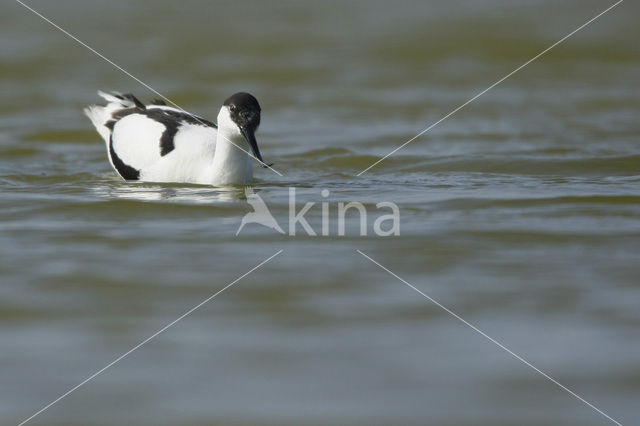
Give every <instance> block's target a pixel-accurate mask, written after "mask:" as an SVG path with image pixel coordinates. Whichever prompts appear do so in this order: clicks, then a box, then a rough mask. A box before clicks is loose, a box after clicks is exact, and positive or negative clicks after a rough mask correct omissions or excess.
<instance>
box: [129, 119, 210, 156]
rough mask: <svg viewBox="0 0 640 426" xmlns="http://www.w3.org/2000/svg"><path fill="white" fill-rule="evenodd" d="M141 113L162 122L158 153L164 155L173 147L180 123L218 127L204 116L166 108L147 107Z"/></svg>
mask: <svg viewBox="0 0 640 426" xmlns="http://www.w3.org/2000/svg"><path fill="white" fill-rule="evenodd" d="M141 114H144V115H146V116H147V117H149V118H150V119H152V120H155V121H157V122H159V123H162V124H163V125H164V127H165V130H164V132H162V137H161V138H160V155H161V156H165V155H167V154H168V153H170V152H171V151H173V150H174V149H175V145H174V143H173V138H174V137H175V136H176V133H178V128H179V127H180V126H181V125H182V124H194V125H200V126H205V127H213V128H216V129H217V128H218V126H216V124H215V123H213V122H211V121H208V120H205V119H204V118H200V117H196V116H194V115H191V114H188V113H186V112H182V111H174V110H170V109H169V110H167V109H162V108H151V109H147V110H145V111H144V112H141Z"/></svg>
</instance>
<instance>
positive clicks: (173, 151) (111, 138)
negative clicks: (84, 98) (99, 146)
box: [84, 91, 270, 186]
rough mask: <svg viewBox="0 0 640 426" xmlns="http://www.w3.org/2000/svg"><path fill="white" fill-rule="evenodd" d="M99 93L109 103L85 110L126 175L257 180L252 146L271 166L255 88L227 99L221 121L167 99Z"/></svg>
mask: <svg viewBox="0 0 640 426" xmlns="http://www.w3.org/2000/svg"><path fill="white" fill-rule="evenodd" d="M98 95H100V96H101V97H102V98H104V99H105V100H106V101H107V104H106V105H105V106H101V105H92V106H89V107H87V108H85V109H84V113H85V114H86V115H87V117H89V119H90V120H91V122H92V123H93V125H94V126H95V128H96V130H97V131H98V133H99V134H100V136H102V139H104V141H105V143H106V145H107V153H108V156H109V162H110V163H111V165H112V166H113V168H114V169H115V171H116V172H118V174H119V175H120V176H121V177H122V178H123V179H125V180H128V181H135V180H139V181H146V182H184V183H197V184H208V185H214V186H221V185H247V184H249V183H251V180H252V179H253V168H252V164H251V158H250V157H251V156H250V155H249V150H251V152H253V157H254V158H255V159H257V160H258V162H259V163H260V164H261V165H262V166H264V167H269V166H270V164H269V165H267V164H265V163H264V162H263V160H262V155H261V154H260V149H259V148H258V142H257V141H256V137H255V132H256V130H257V129H258V126H259V125H260V104H258V101H257V100H256V98H254V97H253V96H252V95H250V94H249V93H244V92H240V93H236V94H235V95H233V96H231V97H229V98H228V99H227V100H226V101H224V104H223V105H222V108H220V112H219V113H218V124H217V125H216V124H215V123H213V122H211V121H208V120H205V119H204V118H201V117H198V116H196V115H193V114H190V113H188V112H185V111H183V110H180V109H178V108H173V107H171V106H167V105H166V104H165V103H164V102H163V101H161V100H158V101H154V102H153V103H152V104H150V105H145V104H143V103H142V102H140V100H138V98H136V97H135V96H133V95H132V94H124V95H123V94H121V93H118V92H110V93H105V92H102V91H98Z"/></svg>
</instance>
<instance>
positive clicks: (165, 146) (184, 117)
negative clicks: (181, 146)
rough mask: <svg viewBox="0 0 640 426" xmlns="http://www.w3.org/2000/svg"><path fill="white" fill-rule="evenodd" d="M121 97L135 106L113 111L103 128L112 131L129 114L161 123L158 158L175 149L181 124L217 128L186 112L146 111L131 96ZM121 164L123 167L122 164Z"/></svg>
mask: <svg viewBox="0 0 640 426" xmlns="http://www.w3.org/2000/svg"><path fill="white" fill-rule="evenodd" d="M122 96H123V97H126V98H127V99H129V100H131V101H133V102H134V103H135V106H133V107H130V108H124V109H120V110H117V111H114V112H113V113H112V114H111V117H112V118H113V120H109V121H107V122H106V123H105V126H106V127H107V128H109V129H110V130H111V131H113V127H114V126H115V125H116V123H117V122H118V120H120V119H122V118H124V117H126V116H127V115H130V114H142V115H145V116H147V117H149V118H150V119H152V120H154V121H157V122H158V123H161V124H162V125H164V127H165V130H164V132H162V137H161V138H160V156H163V157H164V156H165V155H167V154H168V153H170V152H171V151H173V150H174V149H175V145H174V143H173V138H174V137H175V136H176V133H178V128H179V127H180V126H181V125H182V124H194V125H200V126H205V127H213V128H214V129H217V128H218V126H217V125H216V124H215V123H214V122H212V121H209V120H205V119H204V118H201V117H197V116H195V115H191V114H189V113H186V112H182V111H175V110H171V109H164V108H149V109H148V108H147V107H146V106H144V105H143V104H142V102H140V101H139V100H138V99H137V98H136V97H135V96H133V95H131V94H126V95H122ZM114 164H115V161H114ZM122 164H123V165H124V163H122ZM125 166H126V165H125ZM127 167H128V166H127ZM134 170H135V169H134ZM120 174H122V173H120ZM123 177H124V175H123ZM125 179H126V177H125ZM136 179H137V178H136Z"/></svg>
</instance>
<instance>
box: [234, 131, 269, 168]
mask: <svg viewBox="0 0 640 426" xmlns="http://www.w3.org/2000/svg"><path fill="white" fill-rule="evenodd" d="M240 133H242V136H244V138H245V140H246V141H247V143H248V144H249V146H250V147H251V151H253V155H254V157H256V158H257V159H258V160H259V161H260V163H262V167H264V168H267V167H271V166H272V165H273V163H271V164H267V163H265V162H264V161H263V160H262V155H261V154H260V148H258V141H256V135H255V131H254V130H253V129H252V128H250V127H248V126H242V127H240Z"/></svg>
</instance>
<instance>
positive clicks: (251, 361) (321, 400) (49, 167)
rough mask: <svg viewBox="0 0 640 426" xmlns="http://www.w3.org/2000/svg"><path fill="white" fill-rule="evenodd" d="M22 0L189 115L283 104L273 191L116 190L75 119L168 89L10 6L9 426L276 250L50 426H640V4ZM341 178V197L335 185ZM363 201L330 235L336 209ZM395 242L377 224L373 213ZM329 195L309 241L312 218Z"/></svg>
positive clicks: (6, 166)
mask: <svg viewBox="0 0 640 426" xmlns="http://www.w3.org/2000/svg"><path fill="white" fill-rule="evenodd" d="M29 4H30V5H31V6H33V7H34V8H36V9H37V10H39V11H40V12H42V13H43V14H44V15H46V16H47V17H49V18H51V19H52V20H54V21H55V22H56V23H58V24H59V25H61V26H62V27H64V28H65V29H67V30H68V31H70V32H72V33H73V34H75V35H76V36H77V37H79V38H80V39H82V40H83V41H85V42H86V43H88V44H89V45H91V46H93V47H94V48H95V49H97V50H98V51H100V52H101V53H103V54H104V55H106V56H107V57H109V58H111V59H112V60H113V61H115V62H116V63H118V64H119V65H121V66H122V67H124V68H125V69H127V70H128V71H129V72H131V73H132V74H134V75H136V76H137V77H139V78H140V79H142V80H143V81H145V82H146V83H147V84H149V85H151V86H152V87H154V88H155V89H156V90H158V91H160V92H162V93H163V94H165V95H166V96H168V97H170V98H171V99H173V100H174V101H175V102H177V103H178V104H180V105H181V106H183V107H184V108H186V109H187V110H189V111H192V112H195V113H198V114H202V115H203V116H205V117H207V118H214V117H215V115H216V114H217V110H218V108H219V106H220V104H221V103H222V101H223V100H224V99H225V98H226V97H227V96H229V95H230V94H232V93H234V92H235V91H239V90H245V91H249V92H251V93H253V94H254V95H255V96H256V97H257V98H258V99H259V100H260V102H261V105H262V108H263V117H262V125H261V128H260V131H259V133H258V140H259V142H260V145H261V150H262V152H263V155H264V157H265V160H266V161H269V162H275V167H276V168H277V169H278V170H279V171H281V172H282V173H283V176H282V177H280V176H277V175H276V174H274V173H271V172H269V171H268V170H262V169H259V170H257V171H256V175H257V181H256V183H255V185H254V190H255V191H256V192H257V193H258V194H259V195H260V196H261V197H262V198H263V199H264V200H265V202H266V203H267V204H268V206H269V207H270V208H271V211H272V213H273V214H274V216H275V217H276V218H277V219H278V220H279V221H281V225H282V226H283V227H286V225H285V223H286V218H287V215H288V209H289V206H288V187H290V186H295V187H297V199H298V202H299V205H302V204H303V203H305V202H316V203H320V202H322V201H327V202H329V203H330V205H331V210H330V214H331V218H332V221H331V226H332V228H331V232H330V235H329V236H326V237H310V236H306V235H305V234H304V232H303V231H302V229H301V228H298V231H299V232H298V235H296V236H295V237H290V236H281V235H279V234H276V233H274V232H272V231H270V230H269V229H267V228H263V227H260V226H258V225H247V226H246V227H245V228H244V229H243V230H242V233H241V234H240V235H239V236H237V237H236V236H235V232H236V230H237V228H238V226H239V225H240V220H241V218H242V216H243V215H244V214H245V213H247V212H249V211H250V208H249V206H248V205H247V204H246V202H245V199H244V195H243V191H242V188H231V189H216V188H212V187H207V186H197V185H180V184H153V183H126V182H123V181H121V180H120V179H119V178H118V177H117V176H116V175H115V174H114V172H113V171H112V170H111V169H110V167H109V163H108V161H107V158H106V153H105V150H104V144H103V143H102V142H101V141H100V139H99V137H98V135H97V133H95V131H93V129H92V128H91V126H90V123H89V122H88V120H87V119H86V118H85V117H83V115H82V113H81V110H82V108H83V107H84V106H85V105H87V104H89V103H93V102H96V101H97V100H98V99H97V96H96V94H95V91H96V90H97V89H106V90H109V89H115V90H121V91H131V92H134V93H136V94H138V95H139V97H141V98H143V99H151V98H153V97H155V95H154V94H153V93H150V92H149V91H147V90H146V89H145V88H144V87H142V86H141V85H140V84H138V83H136V82H135V81H134V80H132V79H131V78H129V77H127V76H126V75H125V74H123V73H122V72H120V71H119V70H117V69H115V68H113V67H112V66H110V65H109V64H107V63H106V62H104V61H103V60H102V59H100V58H98V57H97V56H95V55H94V54H92V53H91V52H89V51H88V50H86V49H85V48H83V47H82V46H80V45H78V44H77V43H75V42H74V41H72V40H70V39H69V38H68V37H66V36H64V35H63V34H61V33H60V32H58V31H57V30H55V29H54V28H53V27H51V26H50V25H49V24H47V23H46V22H44V21H42V20H41V19H40V18H38V17H37V16H35V15H33V14H32V13H30V12H29V11H28V10H26V9H24V8H23V7H22V6H20V5H19V4H17V3H15V4H14V3H12V2H10V1H9V2H4V3H3V4H2V6H0V15H1V16H2V18H1V22H2V25H1V26H0V35H1V36H2V37H0V53H1V57H2V68H1V69H0V75H1V77H2V80H1V83H0V84H1V86H2V93H3V102H2V103H1V104H0V188H1V189H0V203H1V204H0V205H1V208H0V280H1V282H2V284H1V285H0V340H1V341H2V350H1V351H0V371H1V374H0V377H2V379H1V380H0V413H1V414H0V416H1V417H2V423H3V424H17V423H19V422H20V421H21V420H24V419H25V418H27V417H28V416H30V415H31V414H33V413H34V412H35V411H37V410H38V409H40V408H41V407H42V406H44V405H45V404H46V403H48V402H50V401H52V400H53V399H55V398H56V397H58V396H59V395H61V394H62V393H63V392H65V391H66V390H68V389H69V388H71V387H73V386H75V385H76V384H78V383H79V382H81V381H82V380H83V379H85V378H86V377H87V376H89V375H90V374H92V373H93V372H95V371H97V370H98V369H100V368H102V367H103V366H104V365H106V364H108V363H109V362H110V361H112V360H113V359H115V358H116V357H118V356H119V355H120V354H122V353H124V352H126V351H127V350H129V349H130V348H131V347H133V346H134V345H136V344H137V343H138V342H140V341H141V340H143V339H145V338H146V337H148V336H150V335H151V334H153V333H154V332H155V331H157V330H158V329H160V328H161V327H163V326H164V325H165V324H167V323H169V322H170V321H172V320H174V319H175V318H177V317H178V316H179V315H181V314H182V313H184V312H185V311H187V310H188V309H190V308H191V307H193V306H194V305H196V304H198V303H200V302H201V301H203V300H204V299H206V298H207V297H209V296H210V295H211V294H213V293H215V292H216V291H218V290H220V289H221V288H223V287H224V286H225V285H227V284H228V283H229V282H231V281H233V280H234V279H235V278H237V277H239V276H240V275H242V274H244V273H245V272H246V271H248V270H249V269H251V268H253V267H254V266H255V265H257V264H258V263H259V262H261V261H262V260H264V259H266V258H268V257H269V256H271V255H272V254H274V253H275V252H277V251H278V250H280V249H283V250H284V251H283V253H282V254H281V255H279V256H278V257H276V258H275V259H273V260H272V261H271V262H269V263H268V264H266V265H265V266H264V267H262V268H260V269H259V270H257V271H256V272H254V273H253V274H251V275H249V276H247V277H246V278H244V279H243V280H241V281H240V282H238V283H237V284H235V285H234V286H233V287H231V288H229V289H228V290H226V291H225V292H224V293H222V294H220V295H219V296H217V297H216V298H215V299H213V300H211V301H210V302H209V303H207V304H206V305H204V306H202V307H201V308H200V309H199V310H197V311H196V312H194V313H193V314H191V315H190V316H188V317H187V318H185V319H184V320H182V321H181V322H179V323H178V324H176V325H175V326H174V327H173V328H171V329H169V330H167V331H166V332H165V333H163V334H161V335H160V336H158V337H157V338H155V339H154V340H152V341H151V342H150V343H148V344H147V345H145V346H143V347H142V348H140V349H139V350H137V351H135V352H134V353H132V354H131V355H130V356H128V357H127V358H125V359H124V360H122V361H121V362H119V363H117V364H116V365H114V366H113V367H112V368H111V369H109V370H107V371H106V372H104V373H103V374H101V375H99V376H98V377H96V378H95V379H94V380H93V381H91V382H89V383H88V384H86V385H85V386H84V387H82V388H80V389H79V390H77V391H76V392H74V393H73V394H71V395H69V396H68V397H66V398H65V399H63V400H62V401H60V402H59V403H58V404H56V405H54V406H53V407H51V408H50V409H49V410H47V411H45V412H43V413H42V414H41V415H39V416H38V417H36V418H35V419H34V420H33V421H32V423H33V424H52V425H54V424H56V425H57V424H60V425H62V424H64V425H92V424H95V425H99V424H100V425H101V424H131V425H159V424H166V425H170V424H185V425H200V424H202V425H204V424H265V425H271V424H273V425H275V424H279V425H280V424H335V425H344V424H416V425H417V424H439V425H510V424H521V425H556V424H562V425H600V424H609V422H608V420H607V419H606V418H604V417H603V416H601V415H600V414H598V413H597V412H595V411H594V410H593V409H591V408H589V407H588V406H586V405H585V404H583V403H582V402H580V401H579V400H577V399H576V398H574V397H572V396H571V395H569V394H568V393H566V392H565V391H563V390H562V389H560V388H559V387H557V386H556V385H554V384H553V383H551V382H550V381H548V380H547V379H545V378H544V377H542V376H541V375H539V374H537V373H536V372H535V371H533V370H531V369H530V368H529V367H527V366H526V365H524V364H522V363H521V362H520V361H518V360H516V359H514V358H513V357H511V356H510V355H509V354H507V353H505V352H504V351H503V350H501V349H500V348H498V347H497V346H495V345H494V344H493V343H491V342H489V341H488V340H487V339H485V338H484V337H482V336H481V335H479V334H478V333H476V332H474V331H473V330H471V329H469V328H468V327H466V326H465V325H463V324H462V323H460V322H459V321H458V320H456V319H455V318H454V317H452V316H451V315H450V314H448V313H446V312H445V311H443V310H442V309H440V308H439V307H438V306H436V305H435V304H433V303H432V302H430V301H429V300H427V299H425V298H424V297H422V296H420V295H419V294H418V293H416V292H415V291H413V290H412V289H410V288H409V287H407V286H406V285H405V284H403V283H402V282H401V281H399V280H397V279H396V278H394V277H392V276H391V275H389V274H388V273H386V272H384V271H383V270H381V269H380V268H378V267H377V266H376V265H374V264H372V263H371V262H370V261H369V260H367V259H365V258H364V257H362V256H361V255H360V254H358V253H357V252H356V250H361V251H362V252H364V253H366V254H368V255H369V256H371V257H372V258H374V259H376V260H377V261H379V262H380V263H381V264H383V265H385V266H386V267H388V268H389V269H391V270H392V271H394V272H395V273H396V274H398V275H399V276H400V277H402V278H403V279H405V280H407V281H408V282H410V283H411V284H413V285H415V286H416V287H417V288H419V289H420V290H421V291H423V292H425V293H426V294H428V295H429V296H430V297H433V298H434V299H435V300H437V301H438V302H440V303H442V304H443V305H445V306H446V307H448V308H450V309H451V310H453V311H454V312H456V313H457V314H459V315H460V316H461V317H463V318H464V319H466V320H467V321H469V322H471V323H473V324H474V325H476V326H477V327H479V328H480V329H482V330H484V331H485V332H486V333H488V334H489V335H490V336H492V337H493V338H495V339H497V340H499V341H501V342H502V343H504V344H505V345H506V346H508V347H509V348H510V349H512V350H513V351H514V352H516V353H518V354H520V355H522V356H523V357H524V358H526V359H527V360H529V361H530V362H531V363H533V364H534V365H535V366H537V367H538V368H540V369H541V370H543V371H545V372H546V373H548V374H550V375H551V376H553V377H554V378H555V379H557V380H558V381H559V382H561V383H562V384H564V385H566V386H567V387H569V388H571V389H572V390H574V391H575V392H577V393H578V394H580V395H581V396H582V397H584V398H585V399H586V400H588V401H590V402H591V403H593V404H594V405H595V406H597V407H598V408H599V409H601V410H603V411H604V412H606V413H607V414H609V415H610V416H611V417H613V418H615V419H616V420H618V421H620V422H621V423H623V424H633V423H634V422H636V421H637V419H638V418H639V416H640V413H639V411H638V407H637V401H638V400H639V399H640V374H639V373H638V372H639V371H640V352H639V350H638V348H639V346H638V342H639V339H640V314H639V312H640V311H639V309H638V303H639V301H640V287H639V285H640V280H639V278H638V277H639V276H640V255H639V253H640V171H639V170H640V148H639V146H640V145H639V141H638V135H639V134H640V121H639V120H638V117H639V112H640V89H639V87H640V49H639V48H638V44H637V39H638V36H640V33H639V32H638V27H637V19H636V17H637V16H638V12H639V11H640V10H639V9H638V6H637V5H636V4H634V3H633V2H624V3H622V4H621V5H620V6H618V7H617V8H616V9H614V10H613V11H611V12H610V13H608V14H607V15H605V16H603V17H602V18H600V19H599V20H597V21H596V22H594V23H593V24H591V25H590V26H588V27H587V28H585V29H584V30H582V31H581V32H579V33H578V34H576V35H575V36H574V37H572V38H571V39H569V40H568V41H567V42H566V43H564V44H562V45H560V46H558V47H557V48H556V49H554V50H553V51H551V52H549V53H548V54H547V55H545V56H543V57H542V58H540V59H539V60H538V61H536V62H534V63H533V64H531V65H530V66H528V67H527V68H525V69H524V70H522V71H521V72H519V73H518V74H516V75H514V76H513V77H511V78H510V79H508V80H507V81H505V82H504V83H503V84H501V85H499V86H498V87H496V88H495V89H493V90H491V91H490V92H488V93H487V94H485V95H484V96H482V97H481V98H479V99H478V100H477V101H476V102H474V103H473V104H471V105H469V106H467V107H466V108H464V109H463V110H461V111H460V112H458V113H457V114H455V115H453V116H452V117H450V118H449V119H447V120H446V121H444V122H442V123H441V124H439V125H438V126H436V127H435V128H433V129H432V130H431V131H429V132H428V133H427V134H426V135H424V136H423V137H421V138H419V139H418V140H416V141H414V142H412V143H411V144H409V145H408V146H407V147H406V148H404V149H403V150H401V151H399V152H398V153H397V154H395V155H394V156H392V157H390V158H389V159H387V160H385V161H384V162H382V163H380V164H379V165H378V166H377V167H375V168H373V169H371V170H370V171H368V172H367V173H365V174H363V175H362V176H359V177H358V176H356V174H357V173H358V172H360V171H361V170H363V169H364V168H366V167H368V166H369V165H370V164H372V163H373V162H374V161H376V160H377V159H379V158H380V157H382V156H383V155H385V154H387V153H388V152H389V151H391V150H392V149H394V148H395V147H396V146H398V145H400V144H401V143H403V142H404V141H406V140H408V139H409V138H411V137H413V136H414V135H415V134H417V133H418V132H420V131H421V130H422V129H424V128H426V127H427V126H428V125H430V124H431V123H433V122H435V121H436V120H438V119H439V118H441V117H442V116H444V115H445V114H447V113H448V112H449V111H451V110H452V109H454V108H455V107H457V106H458V105H460V104H462V103H463V102H465V101H466V100H467V99H469V98H471V97H472V96H474V95H475V94H476V93H478V92H479V91H481V90H482V89H484V88H485V87H487V86H489V85H490V84H491V83H493V82H494V81H496V80H497V79H499V78H500V77H502V76H503V75H505V74H507V73H509V72H510V71H512V70H513V69H515V68H516V67H517V66H519V65H520V64H521V63H523V62H525V61H526V60H528V59H529V58H531V57H533V56H534V55H535V54H537V53H538V52H540V51H541V50H543V49H544V48H546V47H547V46H549V45H551V44H552V43H554V42H555V41H556V40H558V39H560V38H561V37H563V36H564V35H566V34H567V33H569V32H570V31H572V30H573V29H575V28H577V27H578V26H579V25H581V24H583V23H584V22H586V21H587V20H588V19H590V18H592V17H593V16H595V15H596V14H598V13H599V12H600V11H602V10H604V9H605V8H606V7H607V6H608V5H609V3H607V2H602V1H569V2H563V3H562V4H558V3H557V2H552V1H536V2H530V3H526V2H507V1H497V0H496V1H483V2H469V1H453V2H447V3H446V5H445V4H444V2H422V1H400V2H394V3H393V5H390V4H389V3H388V2H370V1H367V2H364V1H362V2H358V1H354V2H337V1H335V2H321V3H318V2H293V1H292V2H277V3H272V2H242V3H238V4H233V3H228V2H221V3H211V2H201V1H187V2H180V3H176V2H170V1H155V2H152V3H148V2H147V3H143V2H134V3H132V2H108V3H105V2H98V1H89V2H87V1H84V2H80V1H57V2H46V1H35V0H34V1H31V2H29ZM323 189H328V190H330V192H331V194H330V196H329V197H328V198H327V199H326V200H325V199H323V198H322V196H321V195H320V194H321V191H322V190H323ZM340 201H343V202H346V201H359V202H362V203H364V205H365V206H366V207H367V209H368V211H369V212H370V217H369V228H368V229H369V235H367V236H360V235H359V233H358V229H359V228H358V223H357V221H356V220H355V217H352V218H351V219H352V220H350V221H349V223H348V226H347V232H346V234H347V235H345V236H338V233H337V224H336V222H335V221H333V218H335V217H336V215H337V212H336V210H335V209H336V206H337V203H338V202H340ZM380 201H393V202H395V203H396V204H397V205H398V206H399V208H400V210H401V235H400V236H399V237H386V238H380V237H376V236H375V235H372V232H371V230H372V224H373V220H374V219H375V217H376V215H377V214H378V213H377V212H378V211H377V210H376V208H375V204H376V203H378V202H380ZM321 216H322V212H321V209H320V206H319V204H316V206H315V207H314V208H313V209H312V210H311V211H310V213H309V214H308V215H307V218H308V220H309V222H310V224H311V225H312V226H313V227H314V228H315V229H316V230H317V231H319V230H320V229H321V222H322V217H321Z"/></svg>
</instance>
